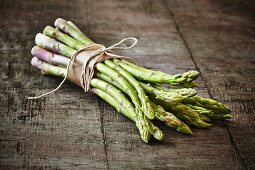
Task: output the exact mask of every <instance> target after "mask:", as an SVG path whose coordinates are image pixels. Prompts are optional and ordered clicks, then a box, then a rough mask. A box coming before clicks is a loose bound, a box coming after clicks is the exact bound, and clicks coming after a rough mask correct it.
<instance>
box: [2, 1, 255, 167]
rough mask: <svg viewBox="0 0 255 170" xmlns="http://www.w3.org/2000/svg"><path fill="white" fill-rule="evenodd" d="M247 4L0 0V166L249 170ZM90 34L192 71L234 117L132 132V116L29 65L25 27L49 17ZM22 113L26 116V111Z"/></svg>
mask: <svg viewBox="0 0 255 170" xmlns="http://www.w3.org/2000/svg"><path fill="white" fill-rule="evenodd" d="M254 6H255V3H254V2H252V1H251V0H250V1H242V0H234V1H230V0H199V1H191V0H190V1H188V0H165V1H164V0H157V1H156V0H155V1H152V0H139V1H138V0H129V1H122V0H111V1H106V0H88V1H87V0H75V1H65V0H57V1H51V0H36V1H35V0H26V1H25V0H24V1H21V0H16V1H14V0H9V1H8V0H1V1H0V59H1V60H0V75H1V77H0V78H1V80H0V88H1V91H0V92H1V93H0V113H1V114H0V116H1V117H0V165H1V166H0V169H20V168H24V169H32V168H35V169H44V168H46V169H47V168H49V169H51V168H57V169H85V168H88V169H90V168H91V169H92V168H95V169H138V168H145V169H153V168H156V169H176V168H188V169H255V86H254V83H255V76H254V74H255V15H254V14H255V8H254ZM58 17H63V18H65V19H67V20H72V21H74V22H75V23H76V24H77V25H78V26H79V27H80V28H81V30H82V31H84V32H85V33H86V34H87V35H88V36H89V37H91V38H92V39H93V40H94V41H95V42H97V43H102V44H105V45H106V46H109V45H112V44H114V43H116V42H118V41H119V40H121V39H122V38H124V37H128V36H134V37H137V38H138V40H139V42H138V44H137V46H136V47H135V48H133V49H131V50H127V51H123V52H120V54H125V55H128V56H132V57H134V58H135V59H137V60H138V62H139V63H140V64H141V65H143V66H144V67H147V68H151V69H155V70H161V71H164V72H167V73H171V74H173V73H179V72H184V71H187V70H190V69H195V70H199V71H200V72H201V76H200V78H199V79H198V83H199V87H198V90H199V94H200V95H202V96H204V97H211V98H214V99H217V100H219V101H221V102H223V103H225V104H227V105H229V107H230V108H231V110H232V111H233V115H234V117H233V119H232V120H231V121H229V122H216V123H215V125H214V126H213V127H211V128H209V129H206V130H200V129H195V128H192V130H193V131H194V135H193V136H191V137H190V136H186V135H183V134H180V133H177V132H176V131H175V130H173V129H170V128H168V127H165V126H163V125H161V124H159V127H160V128H161V129H162V130H163V131H164V132H165V134H166V139H165V140H164V141H163V142H158V141H155V140H152V141H151V142H150V143H149V144H145V143H143V142H142V141H141V139H140V136H139V134H138V131H137V129H136V126H135V125H134V123H132V122H131V121H129V120H128V119H127V118H126V117H124V116H123V115H122V114H120V113H118V112H117V111H115V109H113V108H112V107H111V106H109V105H108V104H107V103H106V102H104V101H102V100H101V99H99V98H98V97H96V96H95V95H93V94H84V93H83V90H82V89H80V88H79V87H76V86H75V85H73V84H71V83H68V82H67V83H65V84H64V86H63V87H62V88H61V90H59V91H58V92H56V93H55V94H53V95H50V96H47V97H45V98H43V99H39V100H32V101H28V100H27V97H28V96H31V95H35V94H42V93H44V92H47V91H49V90H52V89H53V88H55V87H56V86H57V85H58V84H59V83H60V81H61V79H59V78H56V77H50V76H43V75H41V74H40V72H39V71H38V70H37V69H35V68H33V67H32V66H31V65H30V60H31V57H32V56H31V54H30V50H31V48H32V47H33V46H34V44H35V43H34V36H35V35H36V33H38V32H42V30H43V29H44V27H45V26H46V25H53V22H54V20H55V19H56V18H58ZM28 115H29V116H28Z"/></svg>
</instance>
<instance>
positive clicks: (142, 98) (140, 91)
mask: <svg viewBox="0 0 255 170" xmlns="http://www.w3.org/2000/svg"><path fill="white" fill-rule="evenodd" d="M114 60H115V59H114ZM116 60H117V59H116ZM104 63H105V64H106V65H107V66H109V67H111V68H112V69H115V70H116V71H117V72H119V74H121V75H122V76H123V77H124V78H125V79H126V80H127V81H128V82H129V83H130V84H131V85H132V86H133V88H134V89H135V90H136V91H137V93H138V97H139V99H140V101H141V104H142V111H143V112H144V114H145V115H146V116H147V117H148V118H149V119H154V117H155V115H154V112H153V110H152V107H151V105H150V102H149V100H148V97H147V96H146V95H145V92H144V91H143V88H142V87H141V85H140V83H139V82H138V81H137V80H136V79H135V78H134V77H133V76H132V75H131V74H130V73H128V72H127V71H126V70H124V69H123V68H121V67H119V66H118V65H116V64H114V63H113V62H112V61H111V60H105V61H104Z"/></svg>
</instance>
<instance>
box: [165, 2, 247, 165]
mask: <svg viewBox="0 0 255 170" xmlns="http://www.w3.org/2000/svg"><path fill="white" fill-rule="evenodd" d="M163 2H164V4H165V6H166V8H167V10H168V12H169V15H170V16H171V18H172V20H173V22H174V24H175V27H176V30H177V32H178V34H179V35H180V38H181V40H182V41H183V43H184V46H185V48H186V49H187V51H188V54H189V56H190V58H191V60H192V61H193V63H194V65H195V68H196V69H197V71H199V72H200V76H201V79H202V81H203V83H204V84H205V87H206V89H207V91H208V94H209V96H210V98H212V99H214V98H213V95H212V93H211V92H210V89H209V88H208V84H207V83H206V81H205V79H204V77H203V74H202V72H201V71H200V69H199V67H198V65H197V63H196V61H195V59H194V57H193V54H192V51H191V49H190V48H189V45H188V43H187V41H186V40H185V38H184V36H183V34H182V33H181V30H180V28H179V26H178V24H177V21H176V19H175V17H174V14H173V12H172V11H171V9H170V8H169V7H168V4H167V2H166V0H163ZM221 122H222V123H223V125H224V127H226V130H227V132H228V135H229V138H230V141H231V143H232V145H233V147H234V149H235V152H236V153H237V155H238V157H239V159H240V160H241V162H242V163H243V166H244V168H245V169H248V168H247V166H246V164H245V162H244V159H243V157H242V156H241V154H240V152H239V149H238V147H237V145H236V143H235V141H234V139H233V137H232V135H231V133H230V131H229V128H228V126H227V125H226V123H225V122H224V121H221Z"/></svg>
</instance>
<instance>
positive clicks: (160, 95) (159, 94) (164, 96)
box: [140, 82, 185, 103]
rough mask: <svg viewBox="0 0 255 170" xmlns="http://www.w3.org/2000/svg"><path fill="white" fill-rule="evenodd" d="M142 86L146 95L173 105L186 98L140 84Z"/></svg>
mask: <svg viewBox="0 0 255 170" xmlns="http://www.w3.org/2000/svg"><path fill="white" fill-rule="evenodd" d="M140 84H141V86H142V88H143V89H144V90H145V92H146V93H148V94H149V95H152V96H154V97H156V98H157V99H160V100H166V101H169V102H172V103H178V102H180V101H181V100H183V99H184V98H185V97H184V96H182V95H180V94H178V93H175V92H166V91H162V90H158V89H156V88H154V87H152V86H151V85H150V84H146V83H143V82H140Z"/></svg>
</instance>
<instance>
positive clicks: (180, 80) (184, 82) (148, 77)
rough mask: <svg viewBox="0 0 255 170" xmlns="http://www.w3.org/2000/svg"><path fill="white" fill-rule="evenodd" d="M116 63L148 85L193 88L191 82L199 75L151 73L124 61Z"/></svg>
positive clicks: (192, 72) (188, 73)
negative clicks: (148, 83) (165, 84)
mask: <svg viewBox="0 0 255 170" xmlns="http://www.w3.org/2000/svg"><path fill="white" fill-rule="evenodd" d="M116 63H117V64H118V65H119V66H121V67H123V68H124V69H125V70H127V71H128V72H130V73H131V74H132V75H133V76H135V77H136V78H138V79H140V80H143V81H147V82H150V83H168V84H170V85H173V86H180V87H193V86H194V85H195V83H194V81H193V80H195V79H196V78H197V77H198V75H199V72H197V71H188V72H185V73H183V74H176V75H169V74H166V73H163V72H161V71H152V70H149V69H146V68H142V67H139V66H137V65H135V64H132V63H130V62H128V61H126V60H120V61H119V62H116Z"/></svg>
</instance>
